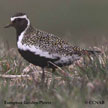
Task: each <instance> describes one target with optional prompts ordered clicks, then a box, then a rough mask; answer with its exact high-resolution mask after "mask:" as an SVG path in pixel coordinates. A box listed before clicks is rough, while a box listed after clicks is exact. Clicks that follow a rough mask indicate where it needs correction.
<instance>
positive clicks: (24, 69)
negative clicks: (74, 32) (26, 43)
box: [0, 43, 108, 108]
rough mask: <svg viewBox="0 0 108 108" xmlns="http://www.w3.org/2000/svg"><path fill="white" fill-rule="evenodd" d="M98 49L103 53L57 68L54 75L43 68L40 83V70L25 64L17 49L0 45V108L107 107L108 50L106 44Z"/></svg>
mask: <svg viewBox="0 0 108 108" xmlns="http://www.w3.org/2000/svg"><path fill="white" fill-rule="evenodd" d="M100 48H101V49H102V51H103V54H101V55H99V56H95V57H93V60H89V59H88V57H85V59H84V60H83V62H81V61H80V63H78V64H74V65H71V66H69V67H64V68H62V69H61V70H60V69H57V70H56V72H55V73H53V74H52V73H51V70H50V69H46V79H45V82H44V84H43V83H42V81H41V74H42V72H41V69H40V68H39V67H36V66H33V65H31V64H29V63H27V62H26V61H25V60H24V59H23V58H22V57H21V56H20V55H19V53H18V52H17V49H12V48H7V47H6V45H5V44H4V43H1V45H0V75H1V76H0V108H107V105H108V49H107V45H104V46H100ZM64 72H65V74H64ZM2 75H9V76H10V75H15V76H16V75H29V77H23V76H22V77H20V78H17V77H16V78H11V77H2ZM66 75H67V76H66ZM102 101H104V102H105V103H104V104H102ZM85 102H91V103H89V104H85ZM92 102H94V103H92Z"/></svg>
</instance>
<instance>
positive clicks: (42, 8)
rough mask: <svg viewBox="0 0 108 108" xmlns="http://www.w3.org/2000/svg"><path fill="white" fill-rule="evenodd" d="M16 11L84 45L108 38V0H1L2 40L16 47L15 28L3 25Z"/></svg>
mask: <svg viewBox="0 0 108 108" xmlns="http://www.w3.org/2000/svg"><path fill="white" fill-rule="evenodd" d="M16 12H25V13H27V15H28V16H29V18H30V20H31V22H32V25H33V26H35V27H37V28H39V29H41V30H44V31H47V32H50V33H53V34H55V35H58V36H60V37H61V38H63V39H65V40H68V41H70V42H71V43H72V44H74V45H82V47H88V46H94V45H96V46H97V45H99V44H101V43H102V41H104V40H107V39H108V38H107V37H108V0H0V13H1V15H0V40H3V41H8V42H9V45H10V46H11V47H16V34H15V30H14V29H13V28H11V29H4V28H2V26H4V25H6V24H7V23H9V22H10V17H11V16H12V15H13V14H15V13H16Z"/></svg>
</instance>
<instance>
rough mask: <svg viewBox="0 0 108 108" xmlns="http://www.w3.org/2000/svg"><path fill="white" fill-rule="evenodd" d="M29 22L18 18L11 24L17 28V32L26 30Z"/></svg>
mask: <svg viewBox="0 0 108 108" xmlns="http://www.w3.org/2000/svg"><path fill="white" fill-rule="evenodd" d="M27 24H28V21H27V20H26V19H25V18H16V19H14V20H13V21H12V22H11V26H12V27H15V28H16V30H19V29H22V30H24V29H25V28H26V27H27Z"/></svg>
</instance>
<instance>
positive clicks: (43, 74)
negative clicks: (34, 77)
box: [42, 68, 45, 81]
mask: <svg viewBox="0 0 108 108" xmlns="http://www.w3.org/2000/svg"><path fill="white" fill-rule="evenodd" d="M44 80H45V71H44V68H42V81H44Z"/></svg>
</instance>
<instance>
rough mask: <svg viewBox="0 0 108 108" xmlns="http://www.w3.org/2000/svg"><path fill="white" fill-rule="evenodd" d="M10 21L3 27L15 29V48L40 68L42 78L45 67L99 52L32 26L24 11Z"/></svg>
mask: <svg viewBox="0 0 108 108" xmlns="http://www.w3.org/2000/svg"><path fill="white" fill-rule="evenodd" d="M10 20H11V23H10V24H8V25H6V26H5V28H9V27H14V28H15V29H16V42H17V48H18V51H19V53H20V54H21V56H22V57H23V58H24V59H25V60H27V61H28V62H30V63H32V64H34V65H36V66H40V67H41V68H42V79H44V78H45V68H52V70H55V69H56V66H59V67H63V66H68V65H71V64H73V63H74V62H75V61H77V60H80V58H81V57H82V56H83V55H91V54H93V55H94V54H96V53H100V51H94V50H88V49H83V48H80V47H78V46H73V45H71V44H70V43H69V42H67V41H65V40H63V39H61V38H60V37H58V36H56V35H54V34H52V33H48V32H45V31H43V30H40V29H37V28H34V27H33V26H32V24H31V22H30V19H29V18H28V16H27V15H26V14H25V13H22V12H18V13H16V14H14V15H13V16H12V17H11V18H10Z"/></svg>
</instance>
